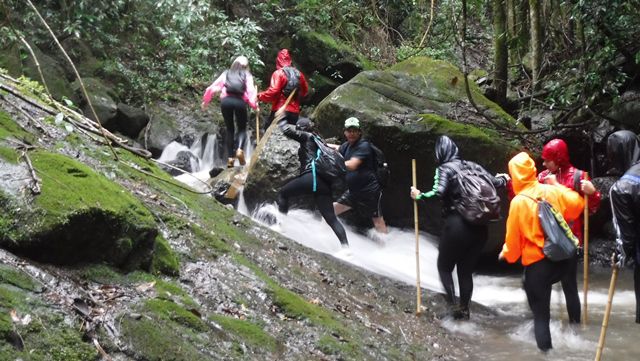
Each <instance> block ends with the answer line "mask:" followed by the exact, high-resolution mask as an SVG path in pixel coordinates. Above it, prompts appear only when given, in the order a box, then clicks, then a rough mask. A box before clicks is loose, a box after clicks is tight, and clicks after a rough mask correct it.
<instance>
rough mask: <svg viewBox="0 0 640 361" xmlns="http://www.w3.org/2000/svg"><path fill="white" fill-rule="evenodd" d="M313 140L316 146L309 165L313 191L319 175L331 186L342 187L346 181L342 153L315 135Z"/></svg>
mask: <svg viewBox="0 0 640 361" xmlns="http://www.w3.org/2000/svg"><path fill="white" fill-rule="evenodd" d="M313 140H314V141H315V142H316V145H317V146H318V150H317V152H316V157H315V158H313V159H312V160H311V163H310V165H309V166H310V167H311V171H312V172H313V176H314V184H313V191H314V192H315V191H316V177H318V176H319V177H320V178H322V179H324V180H325V181H327V182H329V183H330V184H331V188H334V189H335V188H339V187H343V186H344V184H345V183H346V177H347V166H346V164H345V163H344V158H343V157H342V154H340V152H338V151H337V150H335V149H333V148H331V147H329V146H328V145H327V143H325V141H324V140H323V139H322V138H320V137H319V136H317V135H315V134H314V135H313Z"/></svg>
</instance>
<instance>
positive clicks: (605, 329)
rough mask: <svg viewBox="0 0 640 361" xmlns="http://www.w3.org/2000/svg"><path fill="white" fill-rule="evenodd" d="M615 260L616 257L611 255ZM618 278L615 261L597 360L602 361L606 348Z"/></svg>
mask: <svg viewBox="0 0 640 361" xmlns="http://www.w3.org/2000/svg"><path fill="white" fill-rule="evenodd" d="M611 262H612V263H613V262H614V257H613V256H612V257H611ZM617 279H618V266H617V265H616V264H615V263H613V272H612V273H611V283H610V284H609V296H608V297H607V307H606V308H605V310H604V316H603V318H602V328H601V329H600V340H599V341H598V349H597V350H596V359H595V361H600V358H601V357H602V349H603V348H604V339H605V337H606V335H607V326H609V315H610V314H611V302H612V301H613V293H614V291H615V290H616V280H617Z"/></svg>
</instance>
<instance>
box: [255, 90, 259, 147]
mask: <svg viewBox="0 0 640 361" xmlns="http://www.w3.org/2000/svg"><path fill="white" fill-rule="evenodd" d="M256 94H258V86H257V85H256ZM258 143H260V106H258V108H256V144H258Z"/></svg>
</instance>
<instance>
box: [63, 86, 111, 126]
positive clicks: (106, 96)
mask: <svg viewBox="0 0 640 361" xmlns="http://www.w3.org/2000/svg"><path fill="white" fill-rule="evenodd" d="M82 84H84V88H85V90H86V91H87V94H88V95H89V100H90V101H91V105H92V106H93V110H95V112H96V115H97V116H98V118H100V123H101V124H102V126H103V127H105V128H106V129H108V130H111V131H114V130H116V125H117V124H116V122H115V120H114V119H115V117H116V114H117V112H118V98H117V95H116V93H115V91H114V90H113V89H111V87H110V86H109V85H107V84H106V83H105V82H103V81H102V80H100V79H98V78H83V79H82ZM72 87H73V91H74V96H73V101H74V102H75V103H76V104H78V105H79V106H80V108H81V109H82V111H83V113H84V115H85V116H86V117H87V118H90V119H93V120H96V119H95V115H94V114H93V111H91V108H90V107H89V103H88V102H87V99H86V98H85V96H84V93H83V91H82V88H81V86H80V82H79V81H78V80H76V81H74V82H73V83H72Z"/></svg>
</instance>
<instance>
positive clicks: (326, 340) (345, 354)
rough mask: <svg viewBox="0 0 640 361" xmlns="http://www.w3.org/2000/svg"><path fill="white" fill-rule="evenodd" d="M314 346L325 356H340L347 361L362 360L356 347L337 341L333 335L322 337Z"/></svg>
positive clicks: (349, 343)
mask: <svg viewBox="0 0 640 361" xmlns="http://www.w3.org/2000/svg"><path fill="white" fill-rule="evenodd" d="M316 345H317V347H318V349H319V350H320V351H322V352H323V353H324V354H326V355H336V356H341V358H343V359H349V360H360V359H362V354H361V353H360V350H359V347H358V346H357V345H354V344H353V343H351V342H345V341H342V340H339V339H337V338H335V337H334V336H333V335H323V336H322V337H320V339H319V340H318V342H317V344H316Z"/></svg>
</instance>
